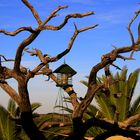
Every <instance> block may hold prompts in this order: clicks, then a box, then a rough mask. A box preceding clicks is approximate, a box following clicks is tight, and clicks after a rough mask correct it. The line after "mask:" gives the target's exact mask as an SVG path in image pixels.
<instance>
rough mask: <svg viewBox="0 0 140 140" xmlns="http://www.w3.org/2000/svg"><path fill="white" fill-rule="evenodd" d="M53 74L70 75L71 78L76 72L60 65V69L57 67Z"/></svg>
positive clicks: (64, 65)
mask: <svg viewBox="0 0 140 140" xmlns="http://www.w3.org/2000/svg"><path fill="white" fill-rule="evenodd" d="M54 73H63V74H71V75H72V76H73V75H75V74H76V73H77V72H76V71H75V70H74V69H73V68H71V67H70V66H69V65H67V64H62V65H61V66H60V67H58V68H57V69H56V70H55V71H54Z"/></svg>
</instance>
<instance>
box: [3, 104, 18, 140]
mask: <svg viewBox="0 0 140 140" xmlns="http://www.w3.org/2000/svg"><path fill="white" fill-rule="evenodd" d="M17 132H18V127H17V125H16V123H15V122H14V121H13V120H12V119H11V118H10V114H9V112H8V111H7V110H6V109H5V108H4V107H3V106H1V105H0V139H1V140H17V134H18V133H17Z"/></svg>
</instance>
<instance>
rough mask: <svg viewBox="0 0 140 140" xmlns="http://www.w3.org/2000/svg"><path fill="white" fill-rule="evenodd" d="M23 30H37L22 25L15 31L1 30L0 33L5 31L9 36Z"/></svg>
mask: <svg viewBox="0 0 140 140" xmlns="http://www.w3.org/2000/svg"><path fill="white" fill-rule="evenodd" d="M22 31H29V32H30V33H34V32H35V30H33V29H32V28H31V27H21V28H19V29H17V30H16V31H13V32H8V31H5V30H0V33H3V34H5V35H9V36H15V35H17V34H18V33H20V32H22Z"/></svg>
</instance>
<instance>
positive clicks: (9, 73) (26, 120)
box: [0, 0, 97, 140]
mask: <svg viewBox="0 0 140 140" xmlns="http://www.w3.org/2000/svg"><path fill="white" fill-rule="evenodd" d="M22 2H23V3H24V5H25V6H26V7H27V8H29V10H30V11H31V13H32V15H33V16H34V18H35V19H36V21H37V23H38V26H37V27H36V28H35V29H33V28H32V27H20V28H18V29H17V30H15V31H13V32H9V31H6V30H0V33H3V34H5V35H8V36H16V35H18V34H19V33H21V32H23V31H27V32H29V33H30V35H29V36H28V37H27V38H25V39H24V40H23V41H22V42H21V43H20V44H19V46H18V47H17V51H16V55H15V58H14V66H13V68H11V69H10V68H7V67H3V66H2V64H1V63H0V75H1V77H0V78H1V79H0V87H1V88H2V89H3V90H4V91H5V92H6V93H7V94H8V95H9V96H10V97H11V98H12V99H13V100H14V101H15V102H16V103H17V104H18V106H19V108H20V112H21V122H22V126H23V129H24V130H25V132H26V133H27V135H28V136H29V138H30V139H32V140H45V137H44V136H43V135H42V133H41V132H39V130H38V128H37V127H36V125H35V124H34V122H33V119H32V112H31V105H30V99H29V93H28V88H27V85H28V82H29V80H30V79H31V78H33V77H34V76H35V75H38V74H43V73H45V74H46V73H47V74H48V75H49V76H50V77H51V78H53V79H54V80H55V77H53V75H51V74H52V71H51V70H50V69H49V68H48V67H47V64H48V63H50V62H54V61H57V60H59V59H61V58H62V57H63V56H64V55H66V54H67V53H68V52H69V51H70V50H71V48H72V45H73V42H74V41H75V39H76V37H77V35H78V34H79V33H81V32H84V31H86V30H89V29H92V28H95V27H96V26H97V25H94V26H88V27H86V28H82V29H77V27H76V25H75V32H74V34H73V36H72V38H71V40H70V42H69V44H68V47H67V49H66V50H65V51H63V52H62V53H60V54H58V55H57V56H56V57H53V58H48V59H47V58H46V57H45V55H43V54H42V52H41V51H40V50H38V49H34V52H31V54H32V55H36V56H38V58H39V59H40V61H41V63H40V64H39V65H38V66H36V67H35V68H34V69H32V70H28V69H26V68H24V67H22V66H21V61H22V55H23V51H24V50H25V51H27V52H30V51H28V49H27V47H28V45H30V44H31V43H32V42H33V41H34V40H35V39H36V38H37V37H38V35H39V34H40V33H41V32H42V31H44V30H54V31H56V30H60V29H62V28H63V27H64V26H65V25H66V24H67V23H68V21H69V20H70V19H71V18H83V17H86V16H90V15H92V14H94V13H93V12H86V13H83V14H80V13H74V14H69V15H67V16H65V18H64V20H63V21H62V23H61V24H60V25H58V26H53V25H48V22H49V21H50V20H52V19H53V18H54V17H57V16H58V15H57V13H58V12H59V11H60V10H62V9H65V8H68V6H59V7H58V8H56V9H55V10H54V11H52V13H51V14H50V15H49V16H48V17H46V19H45V20H44V21H42V20H41V18H40V16H39V14H38V13H37V11H36V10H35V9H34V7H33V6H32V5H31V4H30V3H29V2H28V0H22ZM1 57H3V58H4V61H9V60H7V59H6V58H5V57H4V56H1ZM7 78H14V79H15V80H16V81H17V83H18V91H16V90H15V89H13V88H12V87H11V86H10V85H9V84H8V81H7ZM73 102H74V101H73Z"/></svg>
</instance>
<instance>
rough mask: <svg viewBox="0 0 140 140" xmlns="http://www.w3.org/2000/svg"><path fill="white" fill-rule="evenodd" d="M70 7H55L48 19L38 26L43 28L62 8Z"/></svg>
mask: <svg viewBox="0 0 140 140" xmlns="http://www.w3.org/2000/svg"><path fill="white" fill-rule="evenodd" d="M65 8H68V6H59V7H58V8H57V9H55V10H54V11H53V12H52V13H51V14H50V15H49V16H48V17H47V18H46V19H45V21H44V22H42V24H40V26H39V27H38V28H39V29H41V28H42V27H44V25H45V24H46V23H47V22H49V21H50V20H51V19H52V18H53V17H56V16H57V15H56V13H57V12H58V11H60V10H61V9H65Z"/></svg>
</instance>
